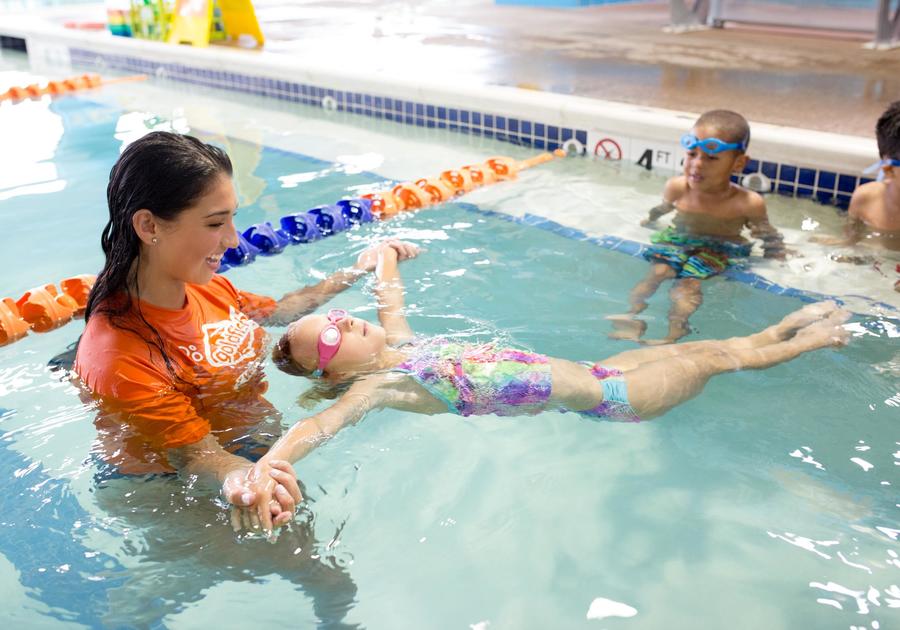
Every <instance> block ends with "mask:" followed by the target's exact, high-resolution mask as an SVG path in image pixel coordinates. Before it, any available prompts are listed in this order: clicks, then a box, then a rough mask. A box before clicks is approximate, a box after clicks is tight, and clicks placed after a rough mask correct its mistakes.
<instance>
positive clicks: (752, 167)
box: [744, 160, 759, 173]
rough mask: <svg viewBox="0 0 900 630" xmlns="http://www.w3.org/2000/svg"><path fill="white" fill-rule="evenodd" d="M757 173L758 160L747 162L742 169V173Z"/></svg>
mask: <svg viewBox="0 0 900 630" xmlns="http://www.w3.org/2000/svg"><path fill="white" fill-rule="evenodd" d="M758 172H759V160H747V165H746V166H745V167H744V173H758Z"/></svg>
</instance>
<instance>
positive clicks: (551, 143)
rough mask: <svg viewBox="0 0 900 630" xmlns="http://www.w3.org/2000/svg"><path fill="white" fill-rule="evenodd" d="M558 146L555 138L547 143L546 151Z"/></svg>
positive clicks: (553, 149)
mask: <svg viewBox="0 0 900 630" xmlns="http://www.w3.org/2000/svg"><path fill="white" fill-rule="evenodd" d="M559 147H560V144H559V142H557V141H555V140H551V141H550V142H548V143H547V150H548V151H556V150H557V149H558V148H559Z"/></svg>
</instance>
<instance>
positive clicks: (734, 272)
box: [454, 202, 898, 312]
mask: <svg viewBox="0 0 900 630" xmlns="http://www.w3.org/2000/svg"><path fill="white" fill-rule="evenodd" d="M454 205H456V206H459V207H461V208H464V209H466V210H469V211H471V212H477V213H478V214H484V215H488V216H492V217H498V218H500V219H503V220H505V221H510V222H512V223H518V224H521V225H527V226H529V227H535V228H539V229H541V230H546V231H548V232H552V233H553V234H557V235H559V236H562V237H565V238H569V239H573V240H576V241H587V242H589V243H593V244H595V245H598V246H600V247H602V248H604V249H608V250H610V251H615V252H620V253H623V254H626V255H628V256H632V257H635V258H640V257H641V255H642V254H643V253H644V251H645V250H646V249H647V248H648V247H650V245H644V244H643V243H639V242H637V241H632V240H629V239H626V238H620V237H618V236H611V235H608V234H607V235H603V236H589V235H588V234H586V233H585V232H583V231H581V230H579V229H578V228H572V227H568V226H565V225H563V224H561V223H557V222H556V221H553V220H552V219H547V218H545V217H542V216H538V215H535V214H527V213H526V214H525V215H524V216H521V217H516V216H513V215H509V214H505V213H502V212H496V211H493V210H483V209H482V208H479V207H478V206H476V205H474V204H471V203H465V202H454ZM721 275H722V277H723V278H725V279H727V280H732V281H736V282H742V283H744V284H746V285H749V286H751V287H753V288H754V289H761V290H763V291H766V292H768V293H774V294H776V295H783V296H785V297H792V298H797V299H799V300H802V301H803V302H821V301H823V300H834V301H836V302H837V303H838V304H843V303H844V301H843V300H842V299H841V298H839V297H837V296H834V295H826V294H823V293H816V292H814V291H803V290H801V289H794V288H791V287H784V286H781V285H780V284H775V283H774V282H772V281H770V280H766V279H765V278H763V277H762V276H760V275H759V274H757V273H754V272H752V271H750V270H749V269H748V268H747V267H745V266H737V267H730V268H728V269H727V270H725V272H724V273H722V274H721ZM850 297H858V298H860V299H863V300H865V301H867V302H869V303H870V304H871V305H873V306H876V307H880V308H883V309H886V310H890V311H893V312H897V311H898V309H897V308H895V307H894V306H892V305H890V304H888V303H886V302H878V301H875V300H873V299H872V298H869V297H865V296H856V295H854V296H850Z"/></svg>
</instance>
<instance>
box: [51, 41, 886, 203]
mask: <svg viewBox="0 0 900 630" xmlns="http://www.w3.org/2000/svg"><path fill="white" fill-rule="evenodd" d="M69 53H70V58H71V61H72V63H73V64H77V65H86V66H95V67H96V66H98V65H100V66H104V67H107V68H112V69H115V70H123V71H127V72H136V73H143V74H150V75H154V76H158V77H161V78H167V79H171V80H174V81H179V82H182V83H187V84H190V85H196V86H200V87H211V88H219V89H224V90H231V91H235V92H242V93H246V94H253V95H257V96H265V97H268V98H275V99H278V100H285V101H289V102H294V103H301V104H304V105H312V106H318V107H323V108H328V109H333V110H335V111H339V112H347V113H352V114H361V115H363V116H369V117H371V118H376V119H384V120H389V121H391V122H396V123H401V124H406V125H412V126H417V127H425V128H428V129H435V128H437V129H448V130H450V131H454V132H458V133H465V134H470V135H473V136H481V137H484V138H494V139H496V140H500V141H502V142H508V143H510V144H514V145H517V146H523V147H533V148H535V149H540V150H547V151H552V150H554V149H558V148H560V147H561V146H562V145H563V143H565V142H566V141H568V140H572V139H574V140H576V141H577V142H578V143H580V144H581V146H582V147H586V146H587V143H588V131H587V130H586V129H570V128H566V127H559V126H555V125H549V124H546V123H543V122H539V121H531V120H520V119H518V118H511V117H509V116H506V115H502V114H498V113H496V112H490V113H488V112H481V111H477V110H474V109H473V110H465V109H459V108H455V107H449V106H446V105H443V104H440V103H437V104H435V103H420V102H415V101H410V100H405V99H400V98H395V97H392V96H388V95H384V94H379V95H375V94H366V93H361V92H350V91H345V90H334V89H327V88H322V87H319V86H315V85H308V84H305V83H295V82H292V81H286V80H283V79H272V78H268V77H262V76H253V75H248V74H242V73H239V72H229V71H226V70H208V69H205V68H198V67H193V66H187V65H183V64H180V63H164V62H158V61H150V60H148V59H143V58H140V57H130V56H125V55H115V54H105V53H98V52H95V51H91V50H87V49H81V48H70V49H69ZM585 153H586V154H590V153H591V151H590V150H587V151H586V152H585ZM750 173H762V174H764V175H765V176H766V177H768V178H769V180H771V182H772V184H771V188H770V191H771V192H775V193H778V194H781V195H787V196H791V197H801V198H807V199H812V200H814V201H818V202H819V203H823V204H828V205H835V206H837V207H839V208H846V207H847V206H848V205H849V201H850V194H851V193H852V192H853V190H854V189H855V188H856V186H857V185H859V184H862V183H866V182H868V181H871V180H870V179H868V178H860V177H859V176H858V175H853V174H846V173H836V172H831V171H825V170H819V171H817V170H815V169H811V168H802V167H798V166H795V165H791V164H780V163H776V162H768V161H766V162H760V161H758V160H749V161H748V163H747V166H746V167H745V168H744V174H750ZM732 179H733V181H739V178H737V177H733V178H732Z"/></svg>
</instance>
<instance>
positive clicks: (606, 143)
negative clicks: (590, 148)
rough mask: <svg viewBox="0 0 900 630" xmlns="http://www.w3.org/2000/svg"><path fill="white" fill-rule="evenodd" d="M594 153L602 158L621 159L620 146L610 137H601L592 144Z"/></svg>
mask: <svg viewBox="0 0 900 630" xmlns="http://www.w3.org/2000/svg"><path fill="white" fill-rule="evenodd" d="M594 155H596V156H597V157H601V158H603V159H604V160H621V159H622V147H621V146H619V143H618V142H616V141H615V140H613V139H612V138H601V139H600V140H598V141H597V144H596V145H594Z"/></svg>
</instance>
